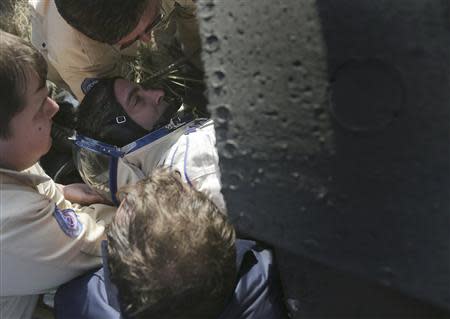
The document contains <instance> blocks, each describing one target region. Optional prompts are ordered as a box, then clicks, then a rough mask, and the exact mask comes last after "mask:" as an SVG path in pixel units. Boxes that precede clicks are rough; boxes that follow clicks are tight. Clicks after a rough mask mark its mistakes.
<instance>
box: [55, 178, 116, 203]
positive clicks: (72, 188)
mask: <svg viewBox="0 0 450 319" xmlns="http://www.w3.org/2000/svg"><path fill="white" fill-rule="evenodd" d="M56 186H57V188H58V189H59V191H60V192H62V193H63V195H64V199H66V200H68V201H70V202H72V203H77V204H81V205H90V204H109V205H112V203H109V202H108V201H107V200H106V199H104V198H103V197H102V196H101V195H99V194H98V193H96V192H95V191H94V190H93V189H91V188H90V187H89V186H88V185H86V184H84V183H74V184H69V185H62V184H56Z"/></svg>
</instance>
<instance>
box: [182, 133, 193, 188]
mask: <svg viewBox="0 0 450 319" xmlns="http://www.w3.org/2000/svg"><path fill="white" fill-rule="evenodd" d="M188 152H189V132H188V133H187V134H186V150H185V151H184V167H183V170H184V178H185V179H186V182H187V183H188V184H189V186H191V187H193V186H192V183H191V180H190V179H189V176H188V173H187V159H188Z"/></svg>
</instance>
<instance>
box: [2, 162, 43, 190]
mask: <svg viewBox="0 0 450 319" xmlns="http://www.w3.org/2000/svg"><path fill="white" fill-rule="evenodd" d="M36 165H38V164H36ZM36 165H34V166H32V167H30V168H27V169H25V170H23V171H15V170H11V169H6V168H0V175H3V176H8V177H11V178H13V179H15V180H18V181H20V182H23V183H26V184H31V185H33V186H37V185H39V184H42V183H44V182H48V181H50V180H51V179H50V177H48V176H47V175H45V174H44V172H43V170H42V169H41V168H40V167H39V168H40V170H41V171H42V174H40V173H41V172H40V170H39V169H38V168H37V167H36Z"/></svg>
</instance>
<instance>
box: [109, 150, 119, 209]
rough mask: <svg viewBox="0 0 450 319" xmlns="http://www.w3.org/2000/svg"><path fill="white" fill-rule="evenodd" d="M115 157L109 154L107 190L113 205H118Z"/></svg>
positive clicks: (116, 161)
mask: <svg viewBox="0 0 450 319" xmlns="http://www.w3.org/2000/svg"><path fill="white" fill-rule="evenodd" d="M118 162H119V161H118V159H117V157H114V156H111V157H110V158H109V190H110V192H111V199H112V201H113V203H114V205H116V206H119V204H120V203H119V201H118V200H117V197H116V193H117V164H118Z"/></svg>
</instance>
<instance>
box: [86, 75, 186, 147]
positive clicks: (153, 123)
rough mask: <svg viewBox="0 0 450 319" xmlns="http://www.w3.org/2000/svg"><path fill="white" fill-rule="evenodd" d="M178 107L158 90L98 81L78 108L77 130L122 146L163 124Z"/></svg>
mask: <svg viewBox="0 0 450 319" xmlns="http://www.w3.org/2000/svg"><path fill="white" fill-rule="evenodd" d="M178 108H179V105H177V104H176V103H170V104H169V103H168V102H167V101H166V100H165V99H164V91H162V90H160V89H143V88H142V87H141V86H139V85H137V84H135V83H132V82H130V81H128V80H125V79H122V78H112V79H102V80H99V81H98V83H96V84H95V85H94V86H93V88H92V89H90V90H89V92H87V94H86V95H85V97H84V99H83V101H82V102H81V104H80V106H79V108H78V115H77V131H78V133H80V134H82V135H84V136H87V137H90V138H93V139H96V140H99V141H102V142H105V143H109V144H114V145H118V146H123V145H126V144H128V143H130V142H132V141H134V140H136V139H137V138H139V137H142V136H143V135H145V134H146V133H148V132H150V131H152V130H154V129H155V128H157V127H159V126H160V125H163V124H166V123H167V122H168V121H169V119H170V118H171V116H173V115H174V113H175V112H176V111H177V109H178ZM92 119H95V121H92Z"/></svg>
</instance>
